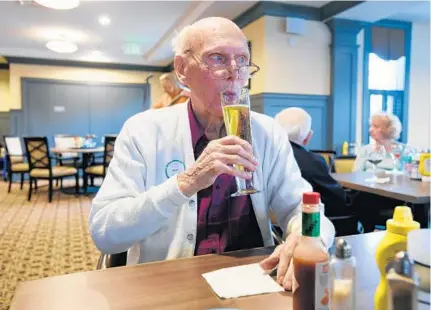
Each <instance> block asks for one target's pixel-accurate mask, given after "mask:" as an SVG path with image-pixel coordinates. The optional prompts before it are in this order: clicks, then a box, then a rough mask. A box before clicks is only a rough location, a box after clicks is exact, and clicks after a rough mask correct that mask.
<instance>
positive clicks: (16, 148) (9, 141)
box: [3, 136, 24, 156]
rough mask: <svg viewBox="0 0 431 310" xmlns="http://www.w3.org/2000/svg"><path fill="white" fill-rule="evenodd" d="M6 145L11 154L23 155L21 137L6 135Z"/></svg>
mask: <svg viewBox="0 0 431 310" xmlns="http://www.w3.org/2000/svg"><path fill="white" fill-rule="evenodd" d="M3 140H4V146H5V148H6V152H7V154H8V155H9V156H23V155H24V152H23V151H22V145H21V139H20V138H19V137H11V136H4V137H3Z"/></svg>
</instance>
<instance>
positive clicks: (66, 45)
mask: <svg viewBox="0 0 431 310" xmlns="http://www.w3.org/2000/svg"><path fill="white" fill-rule="evenodd" d="M46 47H47V48H48V49H50V50H51V51H53V52H56V53H60V54H70V53H74V52H76V51H77V50H78V46H76V44H75V43H72V42H69V41H61V40H58V41H49V42H48V43H46Z"/></svg>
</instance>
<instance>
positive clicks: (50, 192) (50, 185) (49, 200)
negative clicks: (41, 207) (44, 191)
mask: <svg viewBox="0 0 431 310" xmlns="http://www.w3.org/2000/svg"><path fill="white" fill-rule="evenodd" d="M52 181H53V180H52V179H49V187H48V202H51V201H52Z"/></svg>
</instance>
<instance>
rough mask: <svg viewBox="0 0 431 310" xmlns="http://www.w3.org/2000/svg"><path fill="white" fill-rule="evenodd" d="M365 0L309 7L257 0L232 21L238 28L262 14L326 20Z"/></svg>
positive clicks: (335, 2) (333, 2) (332, 2)
mask: <svg viewBox="0 0 431 310" xmlns="http://www.w3.org/2000/svg"><path fill="white" fill-rule="evenodd" d="M363 2H365V1H331V2H329V3H327V4H325V5H324V6H322V7H320V8H318V7H310V6H305V5H293V4H289V3H281V2H272V1H259V2H258V3H256V4H255V5H253V6H252V7H251V8H249V9H248V10H247V11H245V12H244V13H242V14H241V15H239V16H238V17H236V18H235V19H234V20H233V22H234V23H236V24H237V25H238V27H240V28H244V27H245V26H247V25H248V24H250V23H252V22H254V21H255V20H257V19H259V18H261V17H262V16H277V17H297V18H303V19H306V20H314V21H328V20H330V19H332V18H334V17H335V16H336V15H337V14H340V13H342V12H344V11H346V10H348V9H351V8H353V7H354V6H357V5H359V4H361V3H363Z"/></svg>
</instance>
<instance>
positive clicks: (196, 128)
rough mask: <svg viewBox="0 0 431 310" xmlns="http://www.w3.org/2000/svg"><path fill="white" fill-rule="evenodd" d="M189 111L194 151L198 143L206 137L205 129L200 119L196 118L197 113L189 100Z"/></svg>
mask: <svg viewBox="0 0 431 310" xmlns="http://www.w3.org/2000/svg"><path fill="white" fill-rule="evenodd" d="M187 111H188V115H189V124H190V132H191V134H192V145H193V149H195V148H196V144H197V143H198V141H199V140H200V139H201V138H202V137H203V136H205V132H204V129H203V127H202V125H201V123H200V122H199V120H198V118H197V117H196V114H195V112H194V111H193V107H192V101H191V100H189V102H188V103H187Z"/></svg>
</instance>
